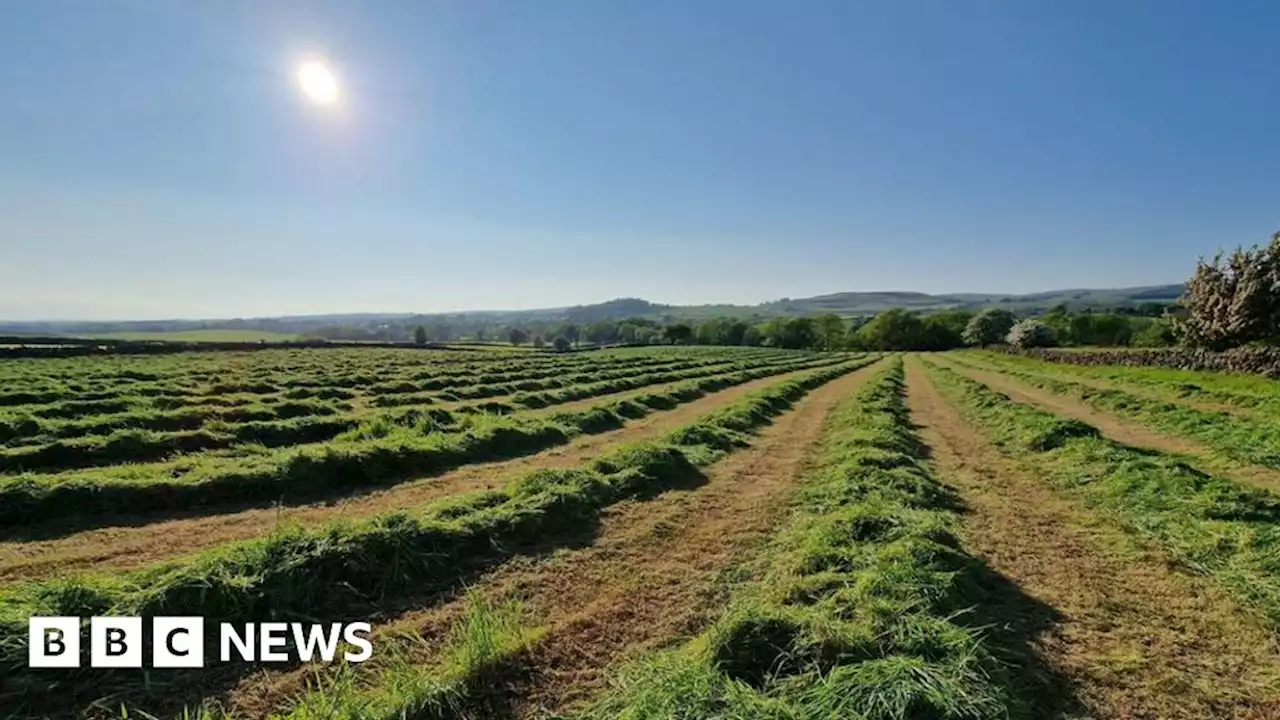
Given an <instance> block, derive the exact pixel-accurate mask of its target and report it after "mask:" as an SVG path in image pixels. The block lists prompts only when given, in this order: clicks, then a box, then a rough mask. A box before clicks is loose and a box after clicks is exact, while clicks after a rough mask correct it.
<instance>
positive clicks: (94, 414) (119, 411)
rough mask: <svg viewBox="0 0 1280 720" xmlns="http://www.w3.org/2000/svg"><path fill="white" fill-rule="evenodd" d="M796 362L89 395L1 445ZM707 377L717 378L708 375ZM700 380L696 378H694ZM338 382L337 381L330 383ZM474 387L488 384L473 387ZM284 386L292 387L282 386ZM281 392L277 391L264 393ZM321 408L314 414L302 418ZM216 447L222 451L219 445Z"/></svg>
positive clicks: (26, 411)
mask: <svg viewBox="0 0 1280 720" xmlns="http://www.w3.org/2000/svg"><path fill="white" fill-rule="evenodd" d="M752 359H757V360H761V359H764V360H766V361H768V360H773V361H782V362H785V361H795V360H796V359H797V358H796V357H795V356H791V355H779V356H778V357H775V358H767V359H766V358H755V357H754V356H753V357H752V358H747V357H741V358H739V357H728V356H715V357H713V358H702V357H695V358H684V359H680V358H670V357H662V356H658V357H641V358H628V359H626V361H625V362H610V363H605V362H601V363H598V365H597V366H596V367H587V368H586V371H585V372H577V370H579V369H582V366H581V364H580V363H579V364H575V365H570V366H565V367H555V366H553V367H550V368H546V367H543V368H542V369H540V370H539V371H538V377H551V378H553V379H550V380H540V381H528V382H524V383H521V382H517V383H514V384H512V378H513V377H516V378H518V377H521V376H520V375H518V374H517V375H510V374H505V373H492V372H486V373H482V374H458V373H448V374H445V373H441V374H440V375H437V376H433V377H431V378H430V379H429V381H420V382H409V381H408V380H401V381H397V382H395V383H393V384H394V385H395V386H396V387H397V388H399V389H401V390H404V389H405V388H407V390H406V391H418V390H423V389H424V388H426V387H428V386H430V387H431V388H434V389H436V390H440V389H445V390H446V391H445V392H422V393H415V394H414V395H409V396H404V395H400V396H396V395H389V396H383V395H378V394H377V393H373V392H372V389H373V387H377V386H372V387H363V388H359V390H360V392H359V393H357V392H355V391H353V390H349V389H345V388H339V387H299V388H294V389H291V390H285V391H283V392H280V393H279V394H267V395H262V394H257V395H255V394H247V393H246V390H252V389H258V390H262V389H264V386H263V385H262V384H260V383H248V384H245V383H239V384H226V383H223V384H219V385H216V386H213V387H205V388H200V389H198V391H197V390H196V389H189V390H187V391H184V390H183V388H174V387H167V386H160V387H141V388H136V387H135V388H128V389H127V391H123V392H122V393H120V394H117V393H84V394H81V395H79V396H78V397H77V398H76V399H75V400H68V401H65V402H60V403H55V404H52V405H45V406H36V407H22V406H19V407H16V408H13V409H11V410H10V411H8V412H5V413H2V414H0V444H15V443H22V444H27V445H35V444H39V443H45V442H50V441H53V440H57V439H61V438H78V437H83V436H86V435H101V434H109V433H111V432H115V431H117V430H153V431H161V432H163V431H178V430H195V429H198V428H199V427H201V426H202V425H204V424H205V423H206V422H228V423H236V422H249V421H269V420H283V419H292V418H296V417H299V416H302V415H305V414H317V415H327V414H331V413H333V412H334V411H335V410H350V409H351V406H350V405H349V404H345V403H344V404H341V405H337V406H334V405H326V404H322V403H317V402H314V401H313V402H298V401H303V400H311V399H315V400H333V399H338V400H352V399H355V398H356V397H358V396H362V395H371V399H372V400H373V404H374V405H421V404H429V403H434V402H438V401H440V400H448V401H456V400H460V399H479V398H489V397H497V396H501V395H511V394H515V393H517V392H522V391H531V390H539V389H549V388H557V387H566V386H569V385H574V384H580V383H595V382H600V381H602V380H610V379H614V378H622V377H630V376H635V375H637V374H648V373H651V372H655V371H656V370H661V371H666V372H676V371H680V370H697V369H700V368H715V367H724V368H726V369H728V368H732V367H734V366H735V365H739V364H741V365H748V364H750V362H749V360H752ZM708 374H711V373H710V371H709V370H708ZM690 376H691V377H692V376H693V375H692V374H691V375H690ZM330 380H331V381H332V378H331V379H330ZM467 381H473V382H477V383H484V384H467ZM281 384H282V385H284V384H287V383H283V382H282V383H281ZM382 384H386V383H385V382H384V383H382ZM265 387H268V388H270V389H271V390H273V391H274V390H275V389H277V388H274V387H272V386H265ZM309 406H310V407H314V408H315V412H314V413H306V412H301V410H305V409H306V408H307V407H309ZM215 446H216V445H215Z"/></svg>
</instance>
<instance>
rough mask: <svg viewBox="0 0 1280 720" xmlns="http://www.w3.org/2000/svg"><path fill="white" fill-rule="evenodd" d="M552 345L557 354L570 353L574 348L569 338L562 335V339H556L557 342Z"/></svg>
mask: <svg viewBox="0 0 1280 720" xmlns="http://www.w3.org/2000/svg"><path fill="white" fill-rule="evenodd" d="M552 344H553V345H554V346H555V349H556V352H568V351H569V348H571V347H573V346H572V345H571V344H570V343H569V338H567V337H565V336H563V335H561V336H560V337H558V338H556V340H555V342H554V343H552Z"/></svg>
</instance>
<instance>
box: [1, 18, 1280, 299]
mask: <svg viewBox="0 0 1280 720" xmlns="http://www.w3.org/2000/svg"><path fill="white" fill-rule="evenodd" d="M1278 37H1280V3H1276V2H1273V1H1270V0H1265V1H1264V0H1229V1H1225V2H1224V1H1221V0H1215V1H1206V2H1198V3H1197V2H1177V1H1172V0H1152V1H1150V2H1144V1H1140V0H1072V1H1071V2H1040V1H1035V0H1005V1H1002V2H986V1H981V0H973V1H970V0H934V1H932V2H916V1H907V0H884V1H883V2H880V1H876V2H870V1H862V0H834V1H832V2H819V1H817V0H797V1H795V2H784V1H783V0H775V1H770V2H748V1H747V0H644V1H639V0H627V1H623V0H456V1H453V2H431V1H428V0H362V1H360V2H356V1H354V0H333V1H332V2H319V1H310V0H305V1H304V0H288V1H272V0H203V1H201V0H182V1H175V2H156V1H154V0H92V1H90V0H8V1H7V2H2V3H0V318H6V319H53V318H93V319H99V318H101V319H130V318H169V317H232V316H258V315H277V314H296V313H318V312H361V311H388V312H399V311H418V312H434V311H451V310H462V309H504V308H530V307H545V306H555V305H565V304H577V303H587V302H596V301H601V300H606V299H609V298H613V297H619V296H639V297H644V298H646V299H650V300H654V301H658V302H671V303H699V302H741V303H746V302H759V301H764V300H769V299H776V298H779V297H784V296H789V297H802V296H807V295H814V294H819V293H828V292H838V291H845V290H886V289H897V290H920V291H926V292H947V291H957V292H958V291H970V292H1030V291H1037V290H1047V289H1057V288H1063V287H1113V286H1129V285H1143V284H1157V283H1165V282H1177V281H1181V280H1183V279H1185V278H1186V277H1187V276H1189V274H1190V272H1191V270H1192V269H1193V266H1194V262H1195V259H1196V257H1197V256H1199V255H1201V254H1206V253H1208V254H1211V253H1212V252H1214V251H1215V250H1216V249H1217V248H1219V247H1221V246H1234V245H1237V244H1241V243H1243V244H1252V243H1255V242H1262V241H1265V240H1266V239H1267V238H1268V237H1269V236H1270V234H1271V232H1273V231H1274V230H1277V229H1280V171H1278V168H1280V129H1278V125H1277V123H1278V122H1280V82H1278V81H1280V40H1277V38H1278ZM314 55H318V56H322V57H325V58H327V59H328V61H329V62H330V63H331V65H332V67H333V68H334V69H335V70H336V72H337V74H338V76H339V78H340V82H341V86H342V96H341V99H340V101H339V103H338V104H336V105H334V106H331V107H323V106H317V105H315V104H312V103H310V102H308V101H307V100H306V99H305V98H304V97H303V95H302V94H301V93H300V91H299V88H298V84H297V81H296V73H297V67H298V64H299V62H301V60H302V59H303V58H306V57H309V56H314Z"/></svg>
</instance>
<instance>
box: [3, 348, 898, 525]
mask: <svg viewBox="0 0 1280 720" xmlns="http://www.w3.org/2000/svg"><path fill="white" fill-rule="evenodd" d="M872 360H873V358H863V359H860V360H857V361H854V362H856V363H860V364H867V363H869V362H871V361H872ZM818 362H819V363H821V364H818V367H822V366H829V365H830V364H831V363H832V362H833V360H830V359H826V360H821V361H818ZM799 367H803V365H801V366H799ZM795 369H797V366H795V365H791V364H784V365H778V364H770V365H765V366H762V367H756V368H754V369H750V370H741V371H738V372H734V373H728V374H722V375H713V376H710V377H706V378H702V379H698V380H690V381H687V382H685V383H682V384H678V385H676V386H673V387H670V388H667V389H665V390H662V391H655V392H652V393H645V394H641V395H637V396H635V397H631V398H628V399H626V400H620V401H616V402H613V403H605V404H601V405H597V406H595V407H592V408H589V409H587V410H581V411H577V412H562V413H556V414H551V415H539V416H536V417H530V416H526V415H520V414H516V415H512V416H510V417H494V416H491V415H487V414H478V415H461V416H458V417H456V418H455V417H454V416H453V415H451V414H449V413H439V412H434V413H433V412H431V411H423V410H418V409H414V410H410V411H409V412H402V413H400V414H399V415H398V416H396V418H395V419H394V420H393V419H391V418H389V417H385V416H384V417H381V418H372V419H370V420H369V421H368V422H367V423H366V424H364V425H363V426H360V427H355V426H354V423H352V422H350V421H349V420H347V419H344V418H334V419H317V420H311V421H304V420H292V421H285V422H283V423H276V424H271V425H269V426H264V425H258V426H247V427H249V428H250V430H253V431H254V432H257V431H265V428H268V427H269V428H270V429H271V431H273V432H278V433H281V434H282V436H283V438H282V442H285V441H287V440H288V439H290V438H300V437H302V436H303V435H305V434H306V433H320V434H322V435H324V437H323V438H322V439H325V440H331V441H329V442H324V443H317V444H312V445H304V446H301V447H296V448H285V449H282V450H279V451H267V450H265V449H264V450H263V451H262V452H254V453H249V454H244V455H240V456H235V457H222V456H218V455H216V454H204V455H195V456H192V457H191V458H183V459H179V460H175V461H171V462H169V463H167V464H161V465H158V466H146V465H138V466H132V467H125V468H123V469H120V470H115V471H106V470H97V471H92V472H81V473H75V474H55V475H35V474H25V475H12V476H8V477H0V522H4V523H7V524H9V525H10V526H11V527H16V526H18V525H20V524H23V523H27V524H30V523H34V522H40V521H44V520H50V519H55V518H67V517H68V516H69V515H70V514H71V513H68V508H75V511H74V513H75V514H76V515H77V517H79V518H80V519H81V520H87V519H92V518H105V517H108V516H110V515H112V514H116V513H131V514H139V513H160V512H174V511H179V510H186V509H193V508H208V507H218V506H224V507H238V506H243V505H245V504H253V503H257V504H262V503H268V502H278V501H282V500H288V501H289V502H298V501H301V500H306V499H315V498H320V497H325V496H328V495H331V494H334V493H337V492H345V491H350V490H353V489H360V488H369V487H375V486H379V485H385V484H389V483H395V482H398V481H401V480H403V479H405V478H409V477H415V476H419V477H420V476H424V475H429V474H433V473H439V472H443V471H446V470H449V469H452V468H455V467H458V466H460V465H464V464H468V463H474V462H479V461H483V460H488V459H498V458H503V457H511V456H516V455H523V454H529V453H532V452H537V451H539V450H543V449H546V448H549V447H553V446H556V445H563V444H565V443H567V442H569V440H571V439H572V438H574V437H576V436H579V435H582V434H584V433H586V434H593V433H598V432H605V431H608V430H612V429H616V428H619V427H621V426H622V425H623V424H625V423H626V422H627V421H628V420H629V419H633V418H636V417H641V416H643V415H647V414H649V413H650V412H654V411H655V410H660V409H668V408H671V407H674V406H676V405H679V404H682V403H686V402H690V401H692V400H694V399H697V398H699V397H703V396H705V395H707V394H710V393H712V392H716V391H718V390H721V389H724V388H726V387H731V386H733V385H739V384H742V383H746V382H750V381H751V380H755V379H758V378H763V377H768V376H770V375H774V374H779V373H782V372H787V371H790V370H795ZM646 377H650V379H652V377H651V376H646ZM615 382H616V383H618V385H617V387H616V388H615V389H618V390H622V389H632V388H633V387H634V386H633V385H629V384H627V383H625V382H623V381H621V380H619V381H615ZM646 384H648V382H646V383H642V384H641V387H643V386H644V385H646ZM598 390H600V388H596V391H598ZM593 392H594V391H593ZM573 397H576V395H573V394H570V395H569V396H568V397H567V398H566V399H572V398H573ZM344 431H346V432H347V434H346V435H345V436H339V437H336V439H334V438H335V436H338V433H340V432H344ZM148 437H149V436H146V435H142V434H140V433H138V432H135V431H123V432H122V433H116V434H113V435H109V436H105V437H103V438H94V439H92V440H87V441H78V444H77V441H69V442H66V443H59V444H54V445H49V446H45V447H46V448H49V449H46V450H43V451H37V452H46V453H49V456H48V457H47V458H45V459H44V460H45V462H50V463H53V462H61V463H62V464H64V465H65V464H69V463H71V462H73V461H74V459H75V457H76V453H79V454H80V455H84V454H88V453H98V454H107V453H112V454H114V455H115V456H116V457H121V458H127V457H135V458H136V457H142V456H143V451H144V450H145V451H146V452H152V451H153V450H154V448H155V447H156V446H157V445H158V446H160V447H161V448H162V449H164V450H172V451H178V450H181V449H182V448H181V447H175V446H172V445H163V444H161V443H165V442H171V438H182V439H187V440H189V441H191V442H193V443H194V442H202V443H205V446H206V447H207V446H208V445H209V444H211V443H215V442H216V443H225V444H230V443H231V442H232V441H234V440H236V439H237V438H236V436H235V435H231V434H222V435H214V434H211V433H207V432H204V431H196V432H189V433H174V434H170V435H168V436H160V437H159V438H158V439H156V438H151V440H152V442H150V444H147V440H148ZM242 439H249V438H242ZM258 440H259V442H261V441H262V438H258ZM140 446H141V448H142V450H139V449H138V448H139V447H140ZM15 454H16V453H14V452H13V451H9V453H8V454H4V453H0V465H2V463H3V461H5V459H6V458H11V457H13V456H14V455H15ZM26 461H27V462H33V460H32V459H31V458H30V457H28V458H26ZM10 462H16V461H12V460H11V461H10Z"/></svg>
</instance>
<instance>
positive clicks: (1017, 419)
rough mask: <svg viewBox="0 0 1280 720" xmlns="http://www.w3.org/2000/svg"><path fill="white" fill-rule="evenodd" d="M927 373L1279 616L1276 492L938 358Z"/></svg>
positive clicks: (999, 434) (1033, 458)
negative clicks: (1127, 437) (1050, 408)
mask: <svg viewBox="0 0 1280 720" xmlns="http://www.w3.org/2000/svg"><path fill="white" fill-rule="evenodd" d="M928 371H929V373H930V375H932V376H933V377H934V379H935V380H936V381H937V383H938V385H939V387H940V388H941V390H942V391H943V393H944V394H945V395H946V396H948V397H949V398H951V399H952V401H953V402H955V403H956V405H957V407H959V409H960V410H961V412H962V413H963V415H964V416H965V417H966V418H967V419H968V420H969V421H970V422H972V423H974V425H976V426H978V427H979V428H980V429H981V430H982V431H983V432H984V433H986V434H987V435H988V436H989V437H990V438H991V439H992V441H994V442H995V443H996V444H997V445H998V446H999V447H1000V448H1001V449H1002V450H1003V451H1004V452H1006V453H1007V454H1009V455H1011V456H1013V457H1014V458H1017V459H1020V460H1022V461H1025V462H1026V463H1028V464H1029V465H1030V466H1032V467H1034V468H1035V470H1036V472H1037V473H1038V474H1040V475H1041V476H1043V477H1045V478H1046V479H1048V480H1049V481H1050V482H1052V483H1053V484H1054V485H1055V486H1057V487H1059V488H1061V489H1064V490H1067V491H1069V492H1071V493H1074V494H1076V495H1077V496H1078V497H1080V498H1082V499H1083V500H1084V501H1085V502H1087V503H1089V504H1090V505H1092V506H1094V507H1097V508H1100V509H1104V510H1105V511H1107V512H1108V513H1109V514H1111V515H1112V516H1114V517H1116V518H1117V519H1119V520H1120V521H1121V522H1122V523H1123V524H1124V525H1125V526H1126V527H1128V528H1129V529H1130V530H1132V531H1133V532H1135V533H1137V534H1138V535H1141V536H1144V537H1147V538H1149V539H1151V540H1153V541H1154V542H1156V543H1157V544H1159V545H1160V546H1161V547H1162V548H1164V549H1165V551H1166V552H1167V553H1168V554H1169V555H1170V556H1171V557H1173V558H1174V559H1175V560H1176V561H1177V562H1179V563H1180V564H1181V565H1182V566H1184V567H1186V568H1187V569H1189V570H1190V571H1192V572H1196V573H1199V574H1203V575H1206V576H1208V577H1209V578H1211V579H1212V580H1213V581H1214V582H1215V583H1217V584H1219V585H1220V586H1222V587H1223V588H1224V589H1225V590H1226V591H1227V592H1228V593H1230V594H1231V595H1233V596H1234V597H1235V598H1237V599H1238V600H1239V601H1240V602H1241V603H1242V604H1243V605H1245V606H1247V607H1251V608H1254V609H1256V610H1257V611H1258V612H1259V613H1260V614H1261V615H1262V616H1264V617H1265V618H1266V619H1267V620H1268V621H1269V622H1271V623H1273V624H1278V625H1280V524H1278V523H1280V499H1277V498H1276V497H1275V496H1273V495H1271V494H1270V493H1267V492H1264V491H1261V490H1256V489H1253V488H1248V487H1242V486H1240V485H1237V484H1236V483H1233V482H1231V481H1229V480H1227V479H1224V478H1221V477H1216V476H1211V475H1207V474H1205V473H1203V472H1200V471H1198V470H1196V469H1195V468H1192V467H1190V466H1188V465H1186V464H1185V463H1184V462H1182V461H1180V460H1179V459H1178V458H1175V457H1171V456H1167V455H1163V454H1160V453H1154V452H1150V451H1145V450H1138V449H1135V448H1131V447H1128V446H1125V445H1121V444H1119V443H1115V442H1112V441H1110V440H1107V439H1105V438H1103V437H1101V436H1100V435H1099V434H1098V432H1097V430H1096V429H1095V428H1093V427H1091V426H1089V425H1086V424H1084V423H1081V422H1078V421H1075V420H1067V419H1064V418H1061V417H1058V416H1056V415H1053V414H1051V413H1047V412H1044V411H1042V410H1039V409H1037V408H1034V407H1031V406H1028V405H1023V404H1020V403H1017V402H1014V401H1013V400H1011V399H1010V398H1009V397H1008V396H1006V395H1003V394H1002V393H1000V392H997V391H995V390H993V389H991V388H989V387H987V386H986V385H983V384H981V383H979V382H975V381H973V380H970V379H969V378H967V377H964V376H963V375H961V374H959V373H957V372H955V371H953V370H950V369H948V368H941V367H936V366H931V367H929V370H928Z"/></svg>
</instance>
